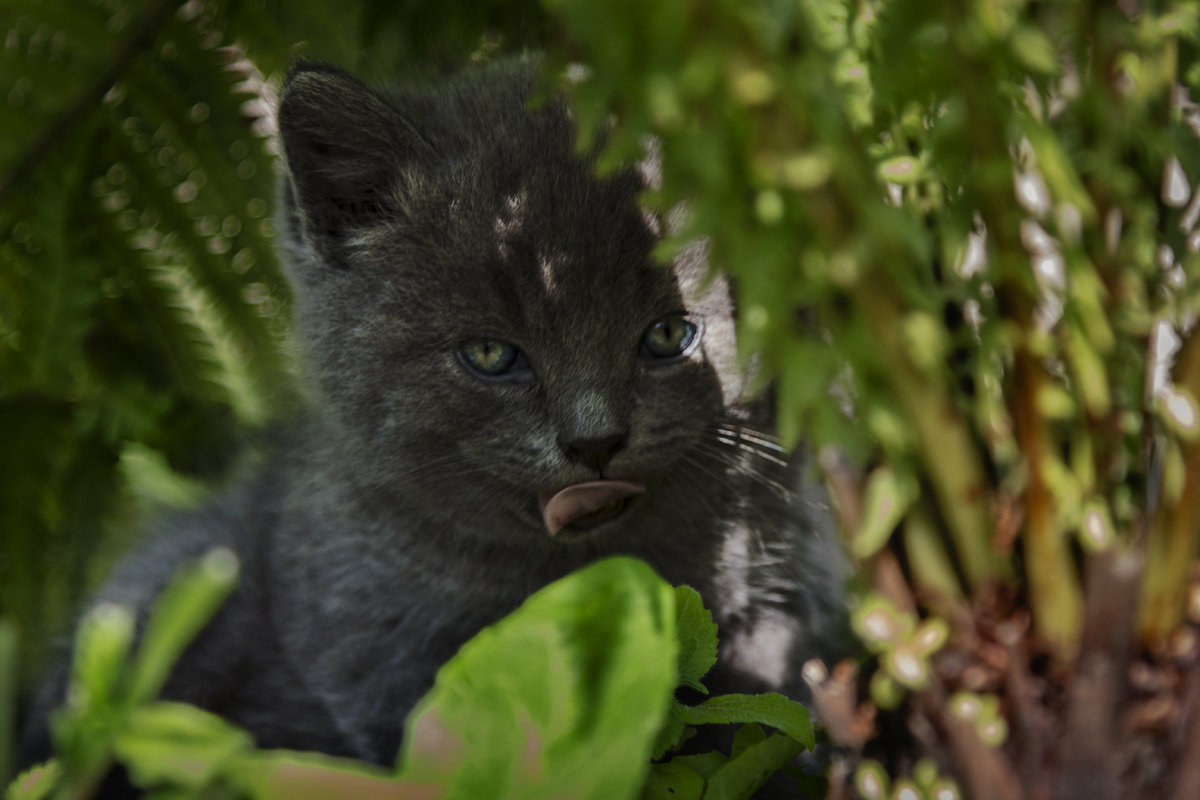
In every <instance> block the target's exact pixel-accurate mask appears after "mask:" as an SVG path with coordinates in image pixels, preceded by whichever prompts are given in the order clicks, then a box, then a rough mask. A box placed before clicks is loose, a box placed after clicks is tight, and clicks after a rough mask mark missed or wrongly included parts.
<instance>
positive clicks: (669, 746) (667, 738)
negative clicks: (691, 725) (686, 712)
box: [650, 698, 687, 759]
mask: <svg viewBox="0 0 1200 800" xmlns="http://www.w3.org/2000/svg"><path fill="white" fill-rule="evenodd" d="M686 730H687V728H686V727H685V726H684V724H683V706H682V705H681V704H680V703H679V701H678V700H675V699H674V698H672V700H671V702H670V703H668V704H667V713H666V715H665V716H664V717H663V725H662V728H661V729H660V730H659V732H658V736H657V737H656V738H655V740H654V749H653V750H652V751H651V752H650V757H651V758H653V759H659V758H662V757H663V756H664V755H666V754H667V751H669V750H674V749H675V748H677V747H678V746H679V745H680V743H681V742H682V741H683V738H684V732H685V731H686Z"/></svg>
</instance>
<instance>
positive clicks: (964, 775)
mask: <svg viewBox="0 0 1200 800" xmlns="http://www.w3.org/2000/svg"><path fill="white" fill-rule="evenodd" d="M916 699H917V701H918V707H919V709H920V710H921V712H922V713H924V715H925V716H926V717H927V718H928V719H929V721H930V722H932V723H933V725H934V727H935V728H936V729H937V730H938V731H939V733H941V735H942V736H943V737H944V738H945V740H946V743H947V744H948V745H949V749H950V754H951V756H952V757H953V758H954V762H955V766H956V769H955V773H956V774H957V775H958V776H959V777H960V778H961V779H962V783H963V788H964V789H965V795H966V796H967V797H970V798H972V800H1023V798H1024V797H1025V795H1024V793H1023V792H1022V789H1021V784H1020V782H1019V781H1018V780H1017V774H1016V771H1015V770H1014V769H1013V765H1012V762H1011V761H1009V759H1008V757H1007V756H1006V755H1005V754H1004V751H1003V750H1000V749H999V748H995V747H989V746H988V745H986V744H984V743H983V740H982V739H980V738H979V734H977V733H976V732H975V727H974V726H973V725H972V724H971V723H969V722H967V721H966V720H962V719H959V718H958V717H956V716H954V714H952V713H951V712H950V710H949V708H948V706H947V701H946V696H945V693H944V692H943V691H942V689H941V687H940V686H937V685H934V686H931V687H930V688H928V689H926V690H925V691H923V692H921V693H920V694H919V695H917V697H916Z"/></svg>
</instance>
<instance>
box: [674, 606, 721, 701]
mask: <svg viewBox="0 0 1200 800" xmlns="http://www.w3.org/2000/svg"><path fill="white" fill-rule="evenodd" d="M675 633H676V636H678V638H679V683H680V684H681V685H683V686H690V687H691V688H693V689H695V690H696V691H699V692H703V693H704V694H708V689H706V688H705V687H704V684H702V683H701V682H700V679H701V678H703V677H704V676H705V675H706V674H707V673H708V671H709V670H710V669H712V667H713V665H714V664H716V663H717V625H716V623H715V622H713V618H712V612H710V611H709V610H708V609H707V608H705V607H704V601H703V600H701V599H700V594H699V593H698V592H697V591H696V590H695V589H693V588H691V587H690V586H677V587H675Z"/></svg>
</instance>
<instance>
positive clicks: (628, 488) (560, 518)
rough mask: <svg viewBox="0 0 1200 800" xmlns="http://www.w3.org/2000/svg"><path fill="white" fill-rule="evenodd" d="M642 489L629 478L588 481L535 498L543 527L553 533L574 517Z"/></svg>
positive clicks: (643, 489)
mask: <svg viewBox="0 0 1200 800" xmlns="http://www.w3.org/2000/svg"><path fill="white" fill-rule="evenodd" d="M644 491H646V487H645V486H643V485H642V484H640V483H635V482H633V481H588V482H586V483H577V484H575V485H574V486H568V487H567V488H565V489H560V490H559V491H558V492H556V493H554V495H553V496H551V495H550V494H549V493H548V492H543V493H542V495H541V497H539V498H538V499H539V501H540V502H541V506H542V520H543V521H544V522H545V523H546V530H548V531H549V532H550V535H551V536H553V535H554V534H556V533H558V532H559V531H561V530H562V529H563V528H565V527H566V526H568V525H570V524H571V523H572V522H574V521H575V520H577V519H580V518H581V517H586V516H587V515H588V514H595V513H596V512H597V511H599V510H600V509H602V508H604V507H605V506H606V505H608V504H609V503H611V502H613V501H614V500H620V499H621V498H624V497H632V496H633V495H635V494H641V493H642V492H644Z"/></svg>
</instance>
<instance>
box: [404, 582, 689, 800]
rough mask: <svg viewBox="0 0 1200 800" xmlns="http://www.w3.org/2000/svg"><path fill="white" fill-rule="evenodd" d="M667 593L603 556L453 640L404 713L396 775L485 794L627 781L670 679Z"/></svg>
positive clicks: (601, 792) (574, 793) (631, 785)
mask: <svg viewBox="0 0 1200 800" xmlns="http://www.w3.org/2000/svg"><path fill="white" fill-rule="evenodd" d="M674 620H675V610H674V593H673V592H672V591H671V588H670V587H669V586H668V585H667V584H666V583H664V582H663V581H662V579H661V578H659V577H658V576H657V575H655V574H654V572H653V571H652V570H651V569H650V568H649V567H648V566H646V565H645V564H643V563H642V562H640V561H635V560H633V559H629V558H614V559H608V560H606V561H602V562H600V563H598V564H595V565H592V566H590V567H587V568H585V569H583V570H581V571H579V572H576V573H574V574H572V575H570V576H568V577H566V578H564V579H562V580H560V581H557V582H556V583H553V584H551V585H550V586H548V587H546V588H545V589H542V590H541V591H539V592H537V593H536V594H534V595H533V596H532V597H530V598H529V599H528V600H527V601H526V602H525V603H524V605H522V606H521V607H520V608H519V609H518V610H517V611H516V612H514V613H513V614H512V615H510V616H509V617H507V618H505V619H504V620H501V621H500V622H499V623H497V624H496V625H494V626H492V627H490V628H487V629H485V630H484V631H482V632H481V633H480V634H479V635H477V636H476V637H475V638H474V639H472V640H471V641H470V642H468V643H467V644H466V645H464V646H463V647H462V649H461V650H459V652H458V655H456V656H455V657H454V658H453V659H452V660H451V661H450V662H449V663H447V664H446V665H445V666H444V667H443V668H442V669H441V671H440V672H439V673H438V676H437V680H436V682H435V685H434V688H433V690H432V691H431V692H430V693H429V694H428V695H427V696H426V697H425V699H424V700H422V701H421V703H420V704H419V705H418V707H417V708H416V710H415V711H414V712H413V713H412V714H411V715H410V716H409V719H408V721H407V723H406V725H405V739H404V747H403V753H402V756H401V759H400V764H401V769H400V778H401V779H402V780H405V781H409V782H412V783H416V784H430V785H437V786H440V787H442V789H443V791H444V796H446V797H452V798H471V800H485V799H486V798H489V797H520V798H542V797H545V798H549V797H572V798H597V799H599V798H621V797H631V796H633V795H634V794H636V792H637V791H638V790H639V789H640V787H641V786H642V783H643V782H644V780H645V776H646V773H647V770H648V769H649V758H650V754H651V750H652V748H653V746H654V743H655V738H656V734H658V732H659V730H660V728H661V727H662V724H663V720H664V717H665V715H666V714H667V710H668V705H669V703H671V702H672V692H673V690H674V688H675V685H676V678H677V675H676V657H677V646H676V641H675V630H674V627H675V626H674Z"/></svg>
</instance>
